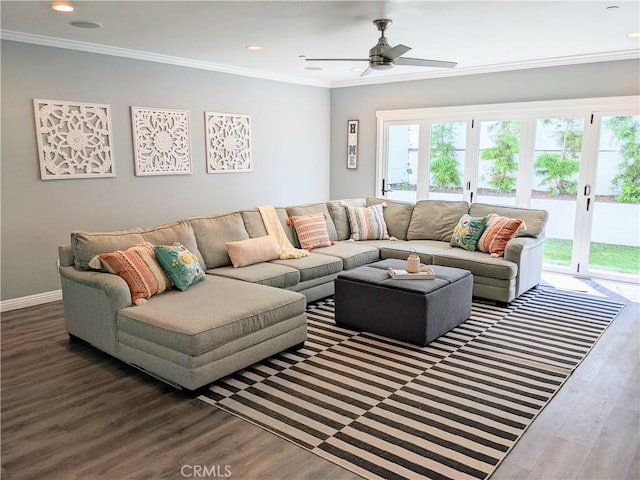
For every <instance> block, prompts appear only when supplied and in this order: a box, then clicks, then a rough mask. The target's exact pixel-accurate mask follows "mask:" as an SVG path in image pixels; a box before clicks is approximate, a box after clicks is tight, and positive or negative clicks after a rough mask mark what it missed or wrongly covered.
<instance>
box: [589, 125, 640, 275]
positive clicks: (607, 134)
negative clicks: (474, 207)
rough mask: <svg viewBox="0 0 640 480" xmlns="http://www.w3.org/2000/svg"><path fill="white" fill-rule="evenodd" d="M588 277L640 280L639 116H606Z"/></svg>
mask: <svg viewBox="0 0 640 480" xmlns="http://www.w3.org/2000/svg"><path fill="white" fill-rule="evenodd" d="M599 120H600V122H599V123H600V125H599V127H600V128H599V142H598V143H599V144H598V150H597V157H596V165H595V169H594V173H595V179H594V182H593V187H591V188H592V190H593V191H592V192H590V193H591V195H590V197H589V200H590V202H589V203H590V205H589V206H588V213H589V214H590V215H591V222H590V223H591V229H590V235H589V241H588V243H587V245H586V247H588V248H585V252H584V254H583V258H582V264H583V265H586V266H587V268H586V269H583V272H582V273H584V274H596V275H598V276H603V274H604V275H612V274H613V275H617V276H620V277H628V278H629V279H631V278H635V279H636V280H637V278H638V276H639V275H640V115H626V116H613V115H611V116H602V117H601V118H600V119H599Z"/></svg>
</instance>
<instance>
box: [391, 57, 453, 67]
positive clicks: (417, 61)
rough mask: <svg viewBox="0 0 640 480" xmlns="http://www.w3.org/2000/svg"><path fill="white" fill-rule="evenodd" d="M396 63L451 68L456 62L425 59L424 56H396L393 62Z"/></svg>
mask: <svg viewBox="0 0 640 480" xmlns="http://www.w3.org/2000/svg"><path fill="white" fill-rule="evenodd" d="M393 63H395V64H396V65H408V66H413V67H440V68H453V67H455V66H456V65H457V64H458V62H444V61H442V60H427V59H426V58H408V57H400V58H396V59H395V60H394V62H393Z"/></svg>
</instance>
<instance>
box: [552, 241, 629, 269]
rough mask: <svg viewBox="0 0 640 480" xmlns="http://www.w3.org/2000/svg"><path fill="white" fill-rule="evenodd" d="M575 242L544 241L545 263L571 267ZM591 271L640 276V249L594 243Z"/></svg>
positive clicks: (590, 258)
mask: <svg viewBox="0 0 640 480" xmlns="http://www.w3.org/2000/svg"><path fill="white" fill-rule="evenodd" d="M572 247H573V240H557V239H555V238H547V239H545V241H544V261H545V263H548V264H551V265H564V266H569V265H571V249H572ZM589 266H590V268H591V269H598V270H610V271H612V272H617V273H631V274H636V275H637V274H640V248H639V247H628V246H624V245H609V244H606V243H592V244H591V250H590V252H589Z"/></svg>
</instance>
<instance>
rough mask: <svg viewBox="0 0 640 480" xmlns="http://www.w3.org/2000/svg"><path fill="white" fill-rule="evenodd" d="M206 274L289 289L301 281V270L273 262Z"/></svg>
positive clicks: (221, 269) (208, 271)
mask: <svg viewBox="0 0 640 480" xmlns="http://www.w3.org/2000/svg"><path fill="white" fill-rule="evenodd" d="M206 273H208V274H211V275H218V276H221V277H227V278H235V279H236V280H243V281H245V282H251V283H259V284H261V285H269V286H270V287H277V288H288V287H291V286H293V285H296V284H297V283H298V282H299V281H300V271H299V270H296V269H295V268H291V267H287V266H286V265H276V264H275V263H271V262H262V263H254V264H253V265H247V266H244V267H239V268H234V267H231V266H228V267H219V268H212V269H211V270H207V272H206Z"/></svg>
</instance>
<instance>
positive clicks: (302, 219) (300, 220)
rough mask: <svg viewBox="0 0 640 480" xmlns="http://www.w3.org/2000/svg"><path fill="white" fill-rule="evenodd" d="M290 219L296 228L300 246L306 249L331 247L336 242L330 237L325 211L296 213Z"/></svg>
mask: <svg viewBox="0 0 640 480" xmlns="http://www.w3.org/2000/svg"><path fill="white" fill-rule="evenodd" d="M290 220H291V223H293V227H294V228H295V229H296V234H297V235H298V240H299V241H300V246H301V247H302V248H304V249H305V250H311V249H312V248H320V247H330V246H331V245H333V244H334V243H335V242H332V241H331V240H330V239H329V231H328V230H327V219H326V218H325V216H324V214H323V213H312V214H309V215H296V216H293V217H291V218H290Z"/></svg>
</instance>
